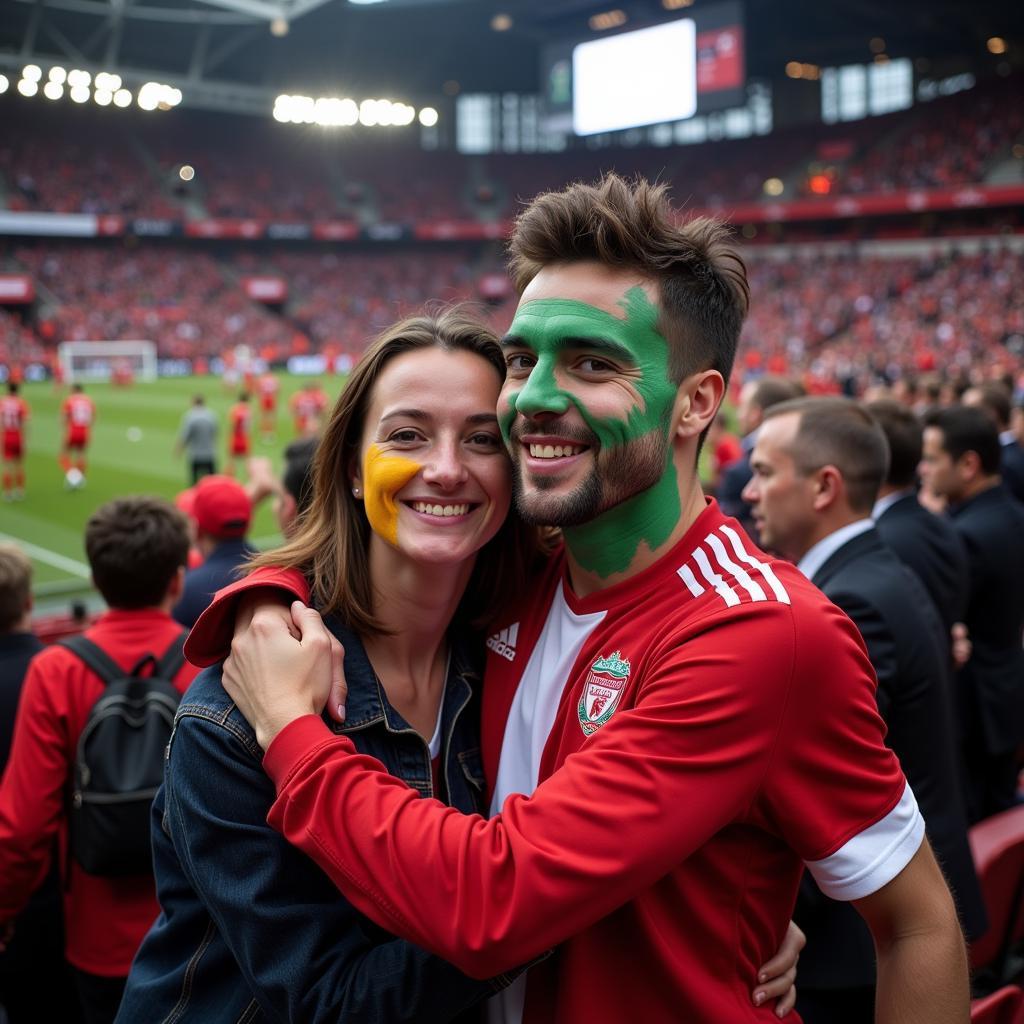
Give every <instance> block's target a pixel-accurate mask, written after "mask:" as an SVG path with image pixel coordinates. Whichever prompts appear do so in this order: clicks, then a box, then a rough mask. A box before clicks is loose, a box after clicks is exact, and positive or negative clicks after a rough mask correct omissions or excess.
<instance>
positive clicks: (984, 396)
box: [965, 380, 1013, 430]
mask: <svg viewBox="0 0 1024 1024" xmlns="http://www.w3.org/2000/svg"><path fill="white" fill-rule="evenodd" d="M968 390H969V391H977V393H978V408H979V409H984V410H985V412H987V413H988V414H989V415H990V416H991V417H992V418H993V419H994V420H995V421H996V426H997V427H998V428H999V429H1000V430H1006V428H1007V427H1009V425H1010V410H1011V409H1012V408H1013V392H1012V391H1009V390H1007V388H1006V385H1005V384H1002V383H1000V382H999V381H994V380H987V381H985V383H984V384H976V385H974V387H973V388H969V389H968ZM965 393H966V392H965Z"/></svg>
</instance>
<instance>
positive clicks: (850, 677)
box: [250, 502, 924, 1024]
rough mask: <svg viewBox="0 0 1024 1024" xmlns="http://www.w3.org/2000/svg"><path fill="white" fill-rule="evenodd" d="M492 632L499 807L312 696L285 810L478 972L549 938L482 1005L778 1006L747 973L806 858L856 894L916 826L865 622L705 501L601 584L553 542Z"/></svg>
mask: <svg viewBox="0 0 1024 1024" xmlns="http://www.w3.org/2000/svg"><path fill="white" fill-rule="evenodd" d="M277 575H278V576H279V577H282V576H285V575H289V576H290V575H293V574H283V573H278V574H277ZM250 581H251V583H250V585H254V584H255V582H256V581H252V580H251V578H250ZM263 582H264V583H266V582H268V580H264V581H263ZM282 582H284V581H282ZM286 585H288V586H291V583H290V582H289V583H286ZM498 627H499V628H498V629H497V631H496V632H495V633H494V634H493V635H492V636H491V637H490V638H489V639H488V642H487V647H488V654H487V658H488V662H487V670H486V683H485V686H484V707H483V753H484V766H485V772H486V774H487V777H488V779H489V780H490V784H491V786H492V787H496V796H497V798H498V799H497V804H498V806H500V814H498V815H497V816H495V817H492V818H491V819H490V820H484V819H482V818H479V817H476V816H466V815H462V814H460V813H458V812H457V811H454V810H452V809H450V808H446V807H444V806H442V805H441V804H440V803H438V802H436V801H431V800H424V799H421V798H420V797H418V796H417V794H416V793H414V792H413V791H412V790H410V789H409V788H408V787H406V786H405V785H404V784H403V783H402V782H400V781H399V780H397V779H395V778H393V777H392V776H389V775H387V774H386V773H384V772H383V771H381V766H380V765H379V763H378V762H376V761H375V760H374V759H373V758H369V757H366V756H361V755H357V754H355V753H354V751H353V748H352V746H351V743H350V742H349V741H348V740H347V739H346V738H345V737H344V736H337V735H333V734H332V733H331V732H330V730H329V729H328V728H327V726H326V725H325V724H324V722H323V721H322V720H321V719H320V718H318V717H314V716H307V717H305V718H302V719H299V720H298V721H296V722H293V723H292V724H291V725H289V726H288V727H287V728H286V729H284V730H283V731H282V732H281V733H280V734H279V735H278V736H277V738H276V739H275V740H274V742H273V743H272V744H271V746H270V749H269V750H268V751H267V755H266V758H265V760H264V766H265V768H266V770H267V771H268V772H269V773H270V775H271V777H272V778H273V779H274V780H275V783H276V785H277V789H278V794H279V795H278V799H277V801H276V803H275V804H274V806H273V808H272V809H271V813H270V816H269V819H268V820H269V821H270V823H271V824H272V825H274V827H275V828H277V829H279V830H280V831H281V832H282V833H283V834H284V835H285V836H286V837H287V838H288V840H289V841H290V842H292V843H293V844H294V845H296V846H298V847H299V848H301V849H302V850H304V851H305V852H306V853H307V854H308V855H309V856H311V857H312V858H313V859H314V860H316V861H317V863H319V864H320V866H321V867H322V868H323V869H324V870H325V871H326V872H327V873H328V874H329V875H330V876H331V878H332V879H333V880H334V882H335V884H337V885H338V887H339V888H340V889H341V890H342V892H343V893H344V894H345V895H346V896H347V897H348V898H349V899H350V900H351V901H352V903H353V904H354V905H355V906H356V907H357V908H358V909H359V910H361V911H362V912H363V913H365V914H367V915H368V916H370V917H371V918H373V919H374V920H375V921H376V922H377V923H378V924H380V925H382V926H383V927H385V928H387V929H389V930H391V931H393V932H395V933H397V934H400V935H402V936H403V937H405V938H407V939H409V940H411V941H413V942H415V943H417V944H419V945H422V946H424V947H425V948H427V949H430V950H431V951H433V952H435V953H437V954H438V955H440V956H442V957H444V958H445V959H447V960H449V961H451V962H452V963H454V964H456V965H457V966H458V967H460V968H461V969H462V970H463V971H466V972H468V973H470V974H472V975H474V976H476V977H490V976H493V975H497V974H500V973H502V972H504V971H507V970H509V969H511V968H512V967H514V966H516V965H518V964H522V963H525V962H528V961H529V960H530V959H531V958H533V957H536V956H537V955H538V954H540V953H542V952H543V951H545V950H547V949H550V948H552V947H556V946H557V947H558V949H557V950H556V953H555V955H554V956H553V957H551V958H549V959H548V960H546V961H544V962H542V963H540V964H537V965H535V966H534V967H533V968H532V969H531V970H530V972H529V973H528V975H527V976H526V978H525V982H524V984H525V994H524V993H523V992H522V991H521V990H520V989H518V988H517V989H515V990H513V991H509V992H508V993H507V994H506V995H502V996H499V997H498V1000H499V1002H496V1003H493V1004H492V1006H491V1007H490V1008H489V1010H490V1013H491V1019H492V1020H503V1021H515V1020H519V1019H522V1020H523V1021H525V1022H526V1024H553V1022H556V1021H565V1020H574V1021H575V1020H589V1021H594V1022H600V1024H605V1022H607V1024H613V1022H614V1024H621V1021H623V1020H629V1019H634V1018H635V1019H639V1020H645V1021H666V1022H667V1021H677V1020H686V1021H690V1022H694V1024H718V1022H721V1021H726V1020H728V1021H758V1020H763V1021H767V1020H773V1019H775V1018H774V1011H773V1008H772V1007H771V1006H763V1007H755V1006H753V1004H752V1003H751V1000H750V995H749V993H750V990H751V989H752V988H753V986H754V984H755V982H756V970H757V967H758V966H759V965H760V964H761V963H763V962H764V961H765V960H767V959H768V957H769V956H771V955H772V954H773V953H774V951H775V950H776V948H777V947H778V945H779V943H780V941H781V939H782V936H783V934H784V932H785V928H786V923H787V921H788V918H789V915H790V913H791V912H792V908H793V904H794V901H795V897H796V890H797V885H798V883H799V879H800V875H801V873H802V871H803V869H804V867H805V866H806V867H807V868H808V869H809V870H810V871H811V873H812V874H813V875H814V877H815V879H816V881H817V882H818V885H819V887H820V888H821V889H822V890H823V891H824V892H825V893H826V894H828V895H831V896H833V897H835V898H837V899H844V900H853V899H858V898H861V897H863V896H866V895H869V894H870V893H873V892H875V891H877V890H878V889H879V888H881V887H882V886H883V885H885V884H886V883H887V882H889V881H890V880H891V879H892V878H894V877H895V876H896V875H897V874H898V873H899V872H900V871H901V870H902V869H903V867H905V866H906V864H907V863H908V862H909V860H910V858H911V857H912V856H913V855H914V853H915V852H916V851H917V849H918V848H919V847H920V844H921V842H922V840H923V837H924V822H923V820H922V818H921V815H920V813H919V811H918V810H917V804H916V801H915V800H914V796H913V793H912V792H911V791H910V789H909V787H908V786H907V783H906V780H905V778H904V776H903V774H902V772H901V770H900V767H899V763H898V762H897V760H896V757H895V755H894V754H893V753H892V751H891V750H889V749H888V748H887V747H886V746H885V744H884V742H883V736H884V725H883V723H882V720H881V718H880V716H879V714H878V710H877V707H876V702H875V694H874V685H875V683H874V675H873V672H872V669H871V666H870V663H869V662H868V659H867V654H866V652H865V649H864V646H863V643H862V641H861V639H860V636H859V634H858V633H857V630H856V628H855V627H854V626H853V624H852V623H851V622H850V621H849V619H847V618H846V616H845V615H844V614H843V613H842V612H841V611H840V610H839V609H838V608H837V607H836V606H835V605H833V604H832V603H831V602H829V601H828V599H827V598H825V597H824V596H823V595H822V594H821V593H820V591H818V590H817V589H816V588H815V587H813V586H812V585H811V584H810V583H809V582H808V581H807V580H806V579H805V578H804V577H803V576H802V575H801V574H800V573H799V572H798V571H797V570H796V569H795V568H794V567H793V566H791V565H789V564H787V563H782V562H776V561H773V560H771V559H769V557H768V556H767V555H765V554H764V553H763V552H761V551H759V550H758V549H757V548H755V547H753V545H751V544H750V542H749V541H748V540H747V539H746V538H745V535H744V534H743V533H742V531H741V529H740V528H739V526H738V524H737V523H736V522H735V521H734V520H731V519H727V518H725V517H724V516H722V514H721V513H720V512H719V510H718V508H717V506H716V505H715V504H714V503H713V502H712V503H709V505H708V507H707V508H706V509H705V511H704V512H703V513H702V514H701V516H700V517H698V519H697V520H696V522H695V523H694V524H693V526H692V527H691V528H690V530H689V531H688V532H687V534H686V536H685V537H684V538H683V539H682V540H681V541H680V542H679V544H678V545H676V547H675V548H674V549H673V550H672V551H670V552H669V553H668V554H666V555H665V556H664V557H663V558H661V559H660V560H659V561H658V562H657V563H655V564H654V565H653V566H651V567H650V568H649V569H647V570H646V571H644V572H642V573H639V574H637V575H636V576H634V577H632V578H630V579H628V580H626V581H624V582H622V583H619V584H616V585H614V586H611V587H608V588H606V589H604V590H601V591H598V592H596V593H593V594H591V595H589V596H588V597H586V598H579V597H577V596H576V595H575V594H574V593H573V592H572V590H571V587H570V586H569V583H568V579H567V576H566V569H565V564H564V556H562V555H559V556H557V557H555V558H554V559H553V561H552V562H551V563H550V565H549V566H548V568H547V570H546V572H545V573H544V574H543V575H542V577H541V578H540V579H539V580H538V581H537V585H536V588H535V591H534V593H533V594H532V595H531V597H530V599H529V600H528V601H526V602H525V603H524V604H523V606H522V607H521V608H519V609H514V610H511V611H510V613H509V614H508V615H507V616H506V617H505V618H504V619H503V621H502V622H500V623H499V624H498ZM506 751H508V752H510V753H509V757H508V758H507V759H506V758H505V757H504V755H505V753H506ZM534 782H536V783H537V785H536V789H535V790H533V789H532V786H533V784H534ZM505 786H511V788H510V789H509V792H508V795H507V796H506V795H505V794H504V793H502V792H501V790H502V788H503V787H505ZM515 786H519V788H518V790H517V789H516V788H515ZM381 864H386V865H387V866H388V870H387V871H381V870H380V865H381ZM637 965H641V967H639V968H638V967H637ZM617 969H618V970H621V972H622V978H617V977H616V971H617ZM524 995H525V1009H524V1008H523V1005H524V1004H523V1003H522V1000H523V998H524ZM517 998H518V999H519V1000H520V1003H519V1004H518V1005H517V1004H516V999H517Z"/></svg>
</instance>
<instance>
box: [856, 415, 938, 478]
mask: <svg viewBox="0 0 1024 1024" xmlns="http://www.w3.org/2000/svg"><path fill="white" fill-rule="evenodd" d="M867 410H868V412H869V413H871V415H872V416H874V417H875V419H876V420H877V421H878V425H879V426H880V427H881V428H882V432H883V433H884V434H885V439H886V441H888V442H889V474H888V476H887V477H886V479H885V482H886V483H887V484H890V485H891V486H893V487H899V488H900V489H903V488H905V487H913V486H914V484H915V483H916V481H917V466H918V463H919V462H920V461H921V447H922V442H921V439H922V437H923V435H924V428H923V427H922V426H921V421H920V420H919V419H918V418H917V417H916V416H915V415H914V414H913V412H911V410H910V409H908V408H907V407H906V406H905V405H901V404H900V403H899V402H895V401H893V400H892V399H891V398H881V399H879V400H878V401H877V402H869V403H868V405H867Z"/></svg>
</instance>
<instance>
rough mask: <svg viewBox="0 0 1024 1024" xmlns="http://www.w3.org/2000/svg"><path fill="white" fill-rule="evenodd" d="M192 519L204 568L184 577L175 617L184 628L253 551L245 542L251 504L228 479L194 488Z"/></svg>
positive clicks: (216, 478) (235, 575)
mask: <svg viewBox="0 0 1024 1024" xmlns="http://www.w3.org/2000/svg"><path fill="white" fill-rule="evenodd" d="M192 516H193V518H194V519H195V521H196V546H197V547H198V548H199V551H200V552H201V553H202V555H203V564H202V565H200V566H198V567H197V568H195V569H190V570H189V571H188V573H187V574H186V576H185V585H184V587H183V590H182V593H181V598H180V600H179V601H178V603H177V604H176V605H175V606H174V617H175V618H176V619H177V620H178V622H180V623H181V624H182V625H183V626H188V627H189V628H191V627H192V626H193V625H195V621H196V619H198V618H199V616H200V614H201V613H202V611H203V609H204V608H205V607H206V606H207V605H208V604H209V603H210V600H211V599H212V597H213V595H214V594H215V593H216V592H217V591H218V590H220V589H221V588H222V587H226V586H227V585H228V584H229V583H234V581H235V580H236V579H237V578H238V570H239V569H240V568H241V566H242V565H243V564H244V563H245V562H246V560H247V559H248V558H249V556H250V555H252V554H254V549H253V548H252V547H251V546H250V545H249V542H248V541H247V540H246V539H245V535H246V532H247V531H248V529H249V523H250V521H251V519H252V502H251V501H250V500H249V495H248V494H247V493H246V490H245V488H244V487H243V486H242V485H241V484H240V483H238V481H237V480H232V479H231V477H229V476H205V477H203V479H202V480H200V481H199V483H198V484H196V486H195V497H194V498H193V502H192Z"/></svg>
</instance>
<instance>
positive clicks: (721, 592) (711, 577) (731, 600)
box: [693, 548, 740, 608]
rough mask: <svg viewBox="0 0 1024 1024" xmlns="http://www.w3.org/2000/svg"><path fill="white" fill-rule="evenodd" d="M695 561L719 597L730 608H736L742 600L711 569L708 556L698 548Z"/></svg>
mask: <svg viewBox="0 0 1024 1024" xmlns="http://www.w3.org/2000/svg"><path fill="white" fill-rule="evenodd" d="M693 560H694V561H695V562H696V563H697V567H698V568H699V569H700V571H701V575H702V576H703V577H704V579H706V580H707V581H708V583H710V584H711V586H712V587H714V588H715V591H716V593H717V594H718V596H719V597H720V598H721V599H722V600H723V601H724V602H725V603H726V604H727V605H728V606H729V607H730V608H732V607H734V606H735V605H738V604H739V603H740V599H739V598H738V597H737V596H736V594H735V593H734V591H733V589H732V587H730V586H729V584H728V583H726V582H725V580H723V579H722V577H721V576H720V575H719V574H718V573H717V572H715V570H714V569H712V568H711V562H709V561H708V556H707V555H705V554H704V551H703V550H702V549H701V548H696V549H695V550H694V552H693Z"/></svg>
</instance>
